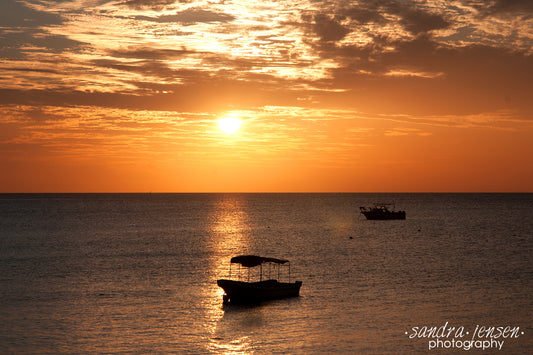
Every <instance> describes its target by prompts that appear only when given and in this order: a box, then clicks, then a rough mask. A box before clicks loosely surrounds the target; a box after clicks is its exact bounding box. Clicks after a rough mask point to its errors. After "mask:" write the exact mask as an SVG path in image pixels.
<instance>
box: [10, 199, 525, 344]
mask: <svg viewBox="0 0 533 355" xmlns="http://www.w3.org/2000/svg"><path fill="white" fill-rule="evenodd" d="M378 201H385V202H386V201H394V202H396V207H397V208H399V209H404V210H406V211H407V219H406V220H405V221H367V220H365V219H364V217H363V216H361V215H360V214H359V206H366V205H371V204H373V203H374V202H378ZM239 254H259V255H263V256H272V257H279V258H287V259H290V260H291V272H292V276H293V278H294V276H296V279H299V280H302V281H303V286H302V289H301V297H298V298H293V299H286V300H277V301H272V302H267V303H264V304H261V305H258V306H248V307H246V306H223V305H222V294H223V293H222V290H221V289H220V288H218V286H216V280H217V279H218V278H220V277H224V276H226V274H227V272H228V269H229V260H230V258H231V257H232V256H235V255H239ZM532 293H533V194H72V195H70V194H65V195H63V194H61V195H53V194H51V195H49V194H46V195H34V194H25V195H0V300H1V306H0V320H1V322H0V353H3V354H6V353H39V354H42V353H54V354H56V353H84V354H85V353H177V354H209V353H215V354H225V353H244V354H252V353H254V354H275V353H295V354H309V353H319V354H325V353H346V354H351V353H372V354H380V353H383V354H387V353H390V354H397V353H412V352H415V353H416V352H420V353H424V352H428V351H429V341H430V340H431V338H429V339H428V338H424V337H422V338H419V337H418V336H419V335H420V334H419V333H418V331H417V336H416V337H415V338H410V337H409V336H411V335H413V333H414V332H415V331H414V330H413V328H414V327H418V329H423V328H422V327H424V326H426V327H431V326H433V327H441V326H443V325H446V324H447V327H448V328H449V327H451V326H454V327H456V328H459V327H463V328H464V331H465V332H467V331H468V332H469V333H470V335H469V336H465V337H464V338H460V337H455V335H453V336H451V337H449V338H447V339H446V338H442V340H450V341H451V340H452V339H453V340H466V339H471V338H472V333H473V331H474V330H475V328H476V326H486V327H504V326H510V327H511V328H512V329H516V327H519V333H517V335H518V337H513V338H509V337H505V338H504V337H503V336H500V337H499V338H497V339H496V340H499V341H502V340H504V341H505V343H504V344H503V347H502V350H501V352H502V353H516V354H517V353H524V354H525V353H533V313H532V305H533V298H532ZM446 322H448V323H446ZM406 333H407V334H406ZM493 335H494V333H493ZM476 339H477V338H476ZM493 340H494V339H493ZM445 345H448V344H444V345H443V347H444V348H445ZM441 349H442V348H441ZM455 350H456V351H464V350H457V349H455ZM448 351H451V349H450V350H448ZM492 351H495V352H497V350H495V348H490V349H485V351H480V350H477V352H484V353H487V352H492ZM432 352H439V350H432ZM470 352H476V351H474V350H470Z"/></svg>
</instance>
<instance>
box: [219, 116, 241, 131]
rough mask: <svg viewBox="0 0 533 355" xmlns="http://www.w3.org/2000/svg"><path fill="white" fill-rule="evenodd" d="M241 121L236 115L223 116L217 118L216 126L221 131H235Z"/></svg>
mask: <svg viewBox="0 0 533 355" xmlns="http://www.w3.org/2000/svg"><path fill="white" fill-rule="evenodd" d="M241 123H242V121H241V120H240V119H238V118H237V117H224V118H221V119H219V120H218V126H219V127H220V129H221V130H222V131H223V132H226V133H235V132H237V130H238V129H239V127H240V126H241Z"/></svg>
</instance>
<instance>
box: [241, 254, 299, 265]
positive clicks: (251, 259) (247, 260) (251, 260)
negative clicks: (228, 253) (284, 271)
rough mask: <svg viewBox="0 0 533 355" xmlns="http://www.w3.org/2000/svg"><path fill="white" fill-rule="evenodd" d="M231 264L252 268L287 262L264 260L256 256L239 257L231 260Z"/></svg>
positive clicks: (271, 259) (273, 259) (285, 261)
mask: <svg viewBox="0 0 533 355" xmlns="http://www.w3.org/2000/svg"><path fill="white" fill-rule="evenodd" d="M231 262H232V263H235V264H241V265H242V266H245V267H254V266H258V265H261V264H263V263H276V264H285V263H288V262H289V260H283V259H275V258H265V257H263V256H257V255H239V256H234V257H233V258H231Z"/></svg>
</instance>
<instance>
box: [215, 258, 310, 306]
mask: <svg viewBox="0 0 533 355" xmlns="http://www.w3.org/2000/svg"><path fill="white" fill-rule="evenodd" d="M231 264H239V265H240V266H243V267H245V268H247V269H248V280H247V281H240V280H233V279H231ZM264 264H269V271H270V272H269V274H271V271H272V265H274V268H275V269H277V270H274V273H275V274H276V273H277V279H276V278H269V279H267V280H263V265H264ZM257 266H259V268H260V275H259V281H255V282H250V268H254V267H257ZM281 266H286V267H288V271H289V282H280V281H279V278H280V267H281ZM276 271H277V272H276ZM269 276H270V275H269ZM229 277H230V279H220V280H217V284H218V286H220V287H222V289H223V290H224V292H225V295H224V297H223V300H224V302H225V303H227V302H231V303H255V302H261V301H265V300H271V299H278V298H287V297H296V296H299V295H300V287H301V286H302V281H295V282H291V276H290V262H289V261H288V260H284V259H276V258H266V257H262V256H257V255H240V256H235V257H233V258H231V260H230V276H229Z"/></svg>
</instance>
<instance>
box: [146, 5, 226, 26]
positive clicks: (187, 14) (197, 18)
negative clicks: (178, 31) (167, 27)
mask: <svg viewBox="0 0 533 355" xmlns="http://www.w3.org/2000/svg"><path fill="white" fill-rule="evenodd" d="M136 18H137V19H139V20H146V21H153V22H159V23H166V22H179V23H183V24H188V25H190V24H195V23H198V22H203V23H212V22H231V21H233V20H235V16H233V15H230V14H226V13H224V12H216V11H210V10H204V9H202V8H199V7H195V8H189V9H186V10H183V11H180V12H177V13H176V14H175V15H161V16H159V17H148V16H137V17H136Z"/></svg>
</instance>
